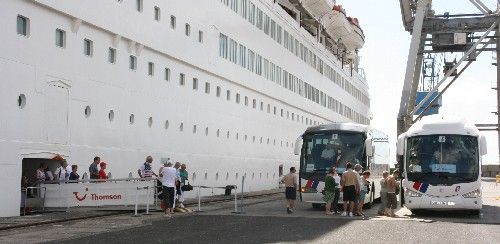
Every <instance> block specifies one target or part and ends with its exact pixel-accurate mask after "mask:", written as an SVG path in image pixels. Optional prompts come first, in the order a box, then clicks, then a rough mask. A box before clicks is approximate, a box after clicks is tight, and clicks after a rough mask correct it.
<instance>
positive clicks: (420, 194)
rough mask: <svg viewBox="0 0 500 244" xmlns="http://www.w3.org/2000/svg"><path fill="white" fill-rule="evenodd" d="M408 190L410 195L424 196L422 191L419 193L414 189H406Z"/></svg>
mask: <svg viewBox="0 0 500 244" xmlns="http://www.w3.org/2000/svg"><path fill="white" fill-rule="evenodd" d="M406 192H408V195H409V196H410V197H421V196H422V193H419V192H416V191H412V190H408V189H407V190H406Z"/></svg>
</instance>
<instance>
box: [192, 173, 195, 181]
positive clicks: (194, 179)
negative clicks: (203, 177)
mask: <svg viewBox="0 0 500 244" xmlns="http://www.w3.org/2000/svg"><path fill="white" fill-rule="evenodd" d="M192 179H193V182H194V181H196V173H193V177H192Z"/></svg>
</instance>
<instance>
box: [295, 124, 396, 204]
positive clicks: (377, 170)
mask: <svg viewBox="0 0 500 244" xmlns="http://www.w3.org/2000/svg"><path fill="white" fill-rule="evenodd" d="M295 154H297V155H300V169H299V185H300V199H301V200H302V201H303V202H308V203H312V206H313V207H314V208H319V207H321V205H322V204H325V202H324V201H323V194H322V191H323V188H324V186H325V183H324V180H325V176H326V174H327V172H328V170H329V168H330V167H332V166H336V167H337V172H338V173H339V174H342V173H343V172H344V171H345V170H346V164H347V162H351V163H352V164H353V166H354V165H355V164H360V165H361V166H363V169H364V170H370V172H371V175H370V179H369V180H370V181H371V187H370V192H369V194H366V198H365V203H366V205H368V206H371V205H372V204H373V201H374V200H375V199H377V198H379V197H380V193H379V190H380V179H381V178H382V172H383V171H384V170H389V141H388V137H387V135H386V134H384V133H382V132H380V131H377V130H374V129H372V128H370V127H369V126H366V125H361V124H354V123H333V124H326V125H320V126H314V127H310V128H308V129H307V130H306V131H305V132H304V134H303V135H302V136H300V137H299V138H298V139H297V143H296V144H295ZM339 201H342V194H341V195H340V198H339Z"/></svg>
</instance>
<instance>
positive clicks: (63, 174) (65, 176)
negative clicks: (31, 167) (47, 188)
mask: <svg viewBox="0 0 500 244" xmlns="http://www.w3.org/2000/svg"><path fill="white" fill-rule="evenodd" d="M67 167H68V162H66V160H63V161H61V166H59V168H57V169H56V172H55V177H56V179H55V180H58V181H60V182H65V181H68V180H69V172H68V171H66V168H67Z"/></svg>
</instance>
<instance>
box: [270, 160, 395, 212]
mask: <svg viewBox="0 0 500 244" xmlns="http://www.w3.org/2000/svg"><path fill="white" fill-rule="evenodd" d="M295 172H296V170H295V167H291V168H290V173H288V174H286V175H285V176H284V177H283V178H282V179H281V181H280V183H282V184H285V188H286V189H285V196H286V200H287V213H289V214H291V213H293V212H294V209H295V200H296V191H297V186H298V184H297V175H296V174H295ZM370 174H371V173H370V171H363V167H362V166H361V165H360V164H356V165H355V166H354V168H353V166H352V164H351V163H350V162H348V163H347V164H346V171H345V172H344V173H343V174H342V177H340V176H339V175H338V173H337V168H336V167H334V166H332V167H331V168H330V169H329V171H328V173H327V175H326V176H325V187H324V192H323V194H324V196H323V201H325V202H326V206H325V214H326V215H333V214H339V213H340V212H339V209H338V199H339V196H340V192H342V193H343V201H344V202H343V212H342V213H341V216H349V217H352V216H365V215H364V213H363V205H364V200H365V197H366V194H368V193H369V192H370V181H368V179H369V178H370ZM398 176H399V170H395V171H394V172H393V174H392V175H389V173H388V172H387V171H384V172H383V178H382V179H381V180H380V185H381V189H380V197H381V200H382V204H381V206H380V209H379V211H378V213H379V214H380V215H386V216H389V217H395V213H394V211H395V209H396V208H397V194H399V190H398V188H399V185H398V182H397V178H398Z"/></svg>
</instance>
